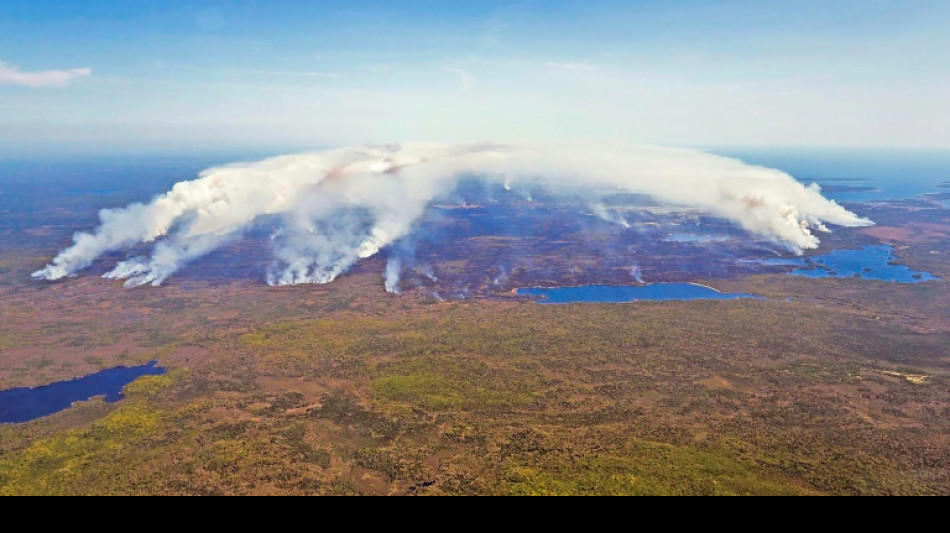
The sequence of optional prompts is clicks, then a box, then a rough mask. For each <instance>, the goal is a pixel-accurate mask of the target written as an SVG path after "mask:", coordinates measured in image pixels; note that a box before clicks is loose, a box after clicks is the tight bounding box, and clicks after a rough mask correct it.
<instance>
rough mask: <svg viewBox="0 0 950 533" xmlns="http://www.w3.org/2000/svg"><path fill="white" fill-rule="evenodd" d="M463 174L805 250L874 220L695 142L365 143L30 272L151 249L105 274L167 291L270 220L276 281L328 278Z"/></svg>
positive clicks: (121, 227) (185, 187)
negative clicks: (671, 212) (684, 214)
mask: <svg viewBox="0 0 950 533" xmlns="http://www.w3.org/2000/svg"><path fill="white" fill-rule="evenodd" d="M461 176H466V177H471V176H478V177H481V178H482V179H484V180H487V181H490V182H497V183H499V184H503V185H505V187H506V188H508V189H512V188H515V187H516V186H517V184H519V183H520V184H522V185H523V186H524V187H525V188H526V190H531V189H532V188H543V189H545V190H546V191H547V192H550V193H552V194H559V193H563V194H565V195H567V194H570V195H572V196H571V197H576V196H577V195H578V194H580V195H583V196H586V197H589V198H587V200H588V201H589V202H590V204H589V205H593V206H600V205H602V204H601V200H602V199H603V198H604V197H606V196H608V195H611V194H616V193H617V192H618V191H619V192H629V193H637V194H643V195H647V196H650V197H652V198H653V199H654V200H656V201H658V202H661V203H664V204H667V205H672V206H682V207H687V208H693V209H701V210H703V211H705V212H706V213H708V214H710V215H712V216H716V217H720V218H723V219H727V220H730V221H732V222H734V223H736V224H738V225H740V226H742V227H743V228H745V229H746V230H748V231H749V232H752V233H754V234H756V235H759V236H762V237H765V238H768V239H770V240H772V241H774V242H776V243H779V244H781V245H783V246H785V247H786V248H788V249H789V250H790V251H792V252H795V253H798V254H801V253H803V252H804V251H805V250H808V249H814V248H817V247H818V246H819V244H820V241H819V238H818V236H817V235H816V232H824V231H828V229H827V227H826V224H831V225H837V226H847V227H859V226H868V225H871V224H872V223H871V222H870V221H869V220H866V219H862V218H859V217H858V216H857V215H855V214H853V213H851V212H849V211H847V210H846V209H844V208H843V207H841V206H840V205H838V204H837V203H835V202H833V201H831V200H828V199H826V198H824V197H823V196H822V195H821V190H820V188H819V187H818V186H817V185H812V186H810V187H806V186H804V185H802V184H800V183H798V182H797V181H795V179H794V178H792V177H791V176H789V175H787V174H785V173H783V172H780V171H778V170H772V169H767V168H762V167H755V166H750V165H747V164H745V163H743V162H741V161H739V160H736V159H729V158H724V157H719V156H715V155H711V154H707V153H702V152H696V151H690V150H682V149H671V148H658V147H650V146H637V145H629V144H604V143H548V144H533V145H494V144H492V145H489V144H484V145H431V144H430V145H425V144H409V145H396V146H368V147H356V148H343V149H338V150H332V151H326V152H319V153H308V154H299V155H289V156H282V157H276V158H272V159H267V160H264V161H260V162H256V163H240V164H233V165H228V166H223V167H217V168H212V169H209V170H206V171H204V172H202V173H201V174H200V176H199V178H198V179H196V180H194V181H186V182H181V183H178V184H176V185H175V186H174V187H173V188H172V190H171V191H169V192H167V193H165V194H162V195H160V196H158V197H156V198H155V199H154V200H152V201H151V202H150V203H148V204H133V205H130V206H128V207H125V208H123V209H111V210H104V211H102V212H101V213H100V215H99V218H100V221H101V224H100V226H99V227H98V228H97V229H96V230H95V231H93V232H90V233H79V234H77V235H76V236H75V237H74V244H73V246H71V247H70V248H67V249H66V250H64V251H62V252H61V253H60V254H59V255H58V256H57V257H56V258H55V259H54V260H53V262H52V263H51V264H49V265H48V266H46V267H45V268H43V269H42V270H40V271H38V272H36V273H35V274H33V276H34V277H35V278H38V279H44V280H50V281H52V280H59V279H62V278H65V277H69V276H74V275H76V274H77V273H78V272H80V271H81V270H83V269H85V268H87V267H89V266H90V265H91V264H92V263H93V262H94V261H95V260H96V259H98V258H99V257H100V256H102V255H103V254H105V253H108V252H114V251H119V250H127V249H131V248H133V247H136V246H139V245H141V244H153V245H154V248H153V250H152V252H151V253H150V254H149V255H148V256H145V257H135V258H131V259H128V260H126V261H123V262H122V263H120V264H119V265H117V266H116V267H115V269H113V270H112V271H111V272H109V273H108V274H106V277H107V278H110V279H124V280H126V282H125V284H126V286H127V287H137V286H141V285H145V284H151V285H155V286H158V285H161V284H162V282H164V281H165V280H166V279H167V278H168V277H169V276H171V275H172V274H174V273H175V272H176V271H177V270H179V269H180V268H182V267H183V266H185V265H186V264H187V263H188V262H190V261H193V260H194V259H197V258H199V257H201V256H203V255H206V254H208V253H210V252H212V251H213V250H215V249H216V248H217V247H219V246H221V245H223V244H224V243H226V242H229V241H232V240H234V239H239V238H240V236H241V235H242V232H243V231H244V230H245V229H247V228H249V227H251V226H253V225H254V224H255V223H256V222H258V221H259V220H261V219H264V218H268V219H276V220H278V221H279V227H280V228H281V229H280V231H279V232H278V233H277V234H276V235H274V239H273V241H274V261H273V264H272V265H271V267H270V268H269V269H268V272H267V280H268V283H270V284H271V285H277V286H280V285H296V284H304V283H329V282H331V281H333V280H334V279H336V278H337V277H338V276H339V275H341V274H342V273H344V272H346V271H347V269H349V268H350V267H351V266H353V265H354V264H355V263H356V262H358V261H359V260H361V259H365V258H369V257H372V256H374V255H376V254H377V253H379V252H380V251H381V250H382V249H383V248H385V247H387V246H389V245H391V244H393V243H395V242H397V241H398V240H400V239H402V238H404V237H406V236H407V235H408V234H409V233H410V232H411V231H412V229H413V227H414V225H415V224H416V223H417V222H418V221H419V219H420V218H421V217H422V215H423V213H424V212H425V210H426V208H427V207H428V206H429V205H430V203H431V202H432V201H433V200H435V199H436V198H439V197H440V196H444V195H446V194H448V193H450V192H451V191H452V190H453V189H454V187H455V185H456V183H457V180H458V179H459V178H460V177H461ZM600 214H601V216H605V217H610V218H615V219H616V217H617V214H616V213H607V212H606V211H605V212H603V213H600ZM616 221H617V222H618V223H620V222H621V220H619V219H616ZM397 266H398V267H399V268H400V269H401V265H394V266H392V268H393V269H395V268H396V267H397ZM387 270H388V269H387ZM398 274H399V272H396V273H395V274H394V279H397V280H398ZM387 278H389V276H388V275H387ZM392 288H393V289H394V290H395V289H396V288H397V287H396V286H395V284H394V285H393V287H392Z"/></svg>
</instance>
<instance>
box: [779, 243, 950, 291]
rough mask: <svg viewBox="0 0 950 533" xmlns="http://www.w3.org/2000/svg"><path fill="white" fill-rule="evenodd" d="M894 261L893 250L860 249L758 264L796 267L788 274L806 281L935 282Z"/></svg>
mask: <svg viewBox="0 0 950 533" xmlns="http://www.w3.org/2000/svg"><path fill="white" fill-rule="evenodd" d="M896 260H897V257H896V256H895V255H894V248H893V247H891V246H868V247H866V248H862V249H860V250H835V251H834V252H831V253H830V254H827V255H820V256H815V257H807V258H795V259H768V260H765V261H762V262H761V263H762V264H764V265H769V266H793V267H799V268H798V269H796V270H793V271H792V272H790V273H789V274H791V275H793V276H804V277H808V278H862V279H870V280H876V281H887V282H891V283H922V282H925V281H934V280H936V279H938V278H936V277H934V276H933V275H932V274H930V273H927V272H917V271H915V270H912V269H911V268H910V267H907V266H904V265H896V264H894V261H896Z"/></svg>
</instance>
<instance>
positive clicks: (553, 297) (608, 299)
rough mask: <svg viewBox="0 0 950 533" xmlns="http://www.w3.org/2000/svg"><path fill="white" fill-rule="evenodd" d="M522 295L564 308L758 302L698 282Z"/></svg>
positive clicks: (524, 292) (533, 291) (523, 292)
mask: <svg viewBox="0 0 950 533" xmlns="http://www.w3.org/2000/svg"><path fill="white" fill-rule="evenodd" d="M518 295H519V296H534V297H538V298H540V299H539V300H538V303H541V304H546V305H562V304H575V303H612V304H622V303H634V302H662V301H696V300H742V299H750V298H752V299H757V298H759V297H757V296H754V295H752V294H732V293H725V292H719V291H717V290H716V289H712V288H710V287H705V286H703V285H697V284H695V283H657V284H655V285H645V286H642V287H614V286H610V285H591V286H587V287H562V288H554V289H543V288H534V289H518Z"/></svg>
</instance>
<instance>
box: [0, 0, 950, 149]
mask: <svg viewBox="0 0 950 533" xmlns="http://www.w3.org/2000/svg"><path fill="white" fill-rule="evenodd" d="M948 28H950V2H948V1H947V0H900V1H885V0H834V1H827V0H822V1H813V0H797V1H794V2H792V1H779V0H775V1H761V0H757V1H741V0H723V1H717V2H712V1H708V0H702V1H701V0H677V1H675V2H670V1H637V0H624V1H613V0H583V1H574V0H563V1H556V0H549V1H540V0H538V1H524V2H498V1H494V0H478V1H468V0H465V1H459V0H451V1H448V0H447V1H435V0H430V1H423V0H400V1H392V2H383V1H371V0H347V1H336V0H321V1H307V2H304V1H290V0H266V1H265V0H260V1H254V0H245V1H238V0H233V1H214V0H207V1H181V0H163V1H161V2H159V1H148V2H146V1H129V0H99V1H91V0H70V1H65V0H63V1H57V2H52V1H46V0H4V1H3V7H2V9H0V151H2V152H5V153H8V154H9V153H17V152H22V153H28V152H29V153H37V152H40V153H42V152H49V151H77V150H79V151H117V150H126V149H136V150H138V149H180V148H194V149H203V148H222V147H258V148H259V147H275V148H277V147H300V148H302V147H308V146H325V145H338V144H349V143H360V142H389V141H404V140H433V141H465V140H488V139H491V140H519V139H565V138H566V139H600V138H609V139H625V140H634V141H640V142H649V143H660V144H676V145H703V146H709V145H745V146H757V145H780V146H781V145H784V146H882V147H885V146H891V147H897V146H900V147H943V148H947V147H950V29H948Z"/></svg>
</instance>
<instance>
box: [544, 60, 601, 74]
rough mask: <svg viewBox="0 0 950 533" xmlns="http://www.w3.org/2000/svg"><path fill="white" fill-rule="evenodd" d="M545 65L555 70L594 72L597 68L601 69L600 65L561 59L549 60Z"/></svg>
mask: <svg viewBox="0 0 950 533" xmlns="http://www.w3.org/2000/svg"><path fill="white" fill-rule="evenodd" d="M544 66H546V67H548V68H550V69H555V70H566V71H569V72H593V71H595V70H600V67H598V66H597V65H591V64H590V63H564V62H560V61H548V62H547V63H545V64H544Z"/></svg>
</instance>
